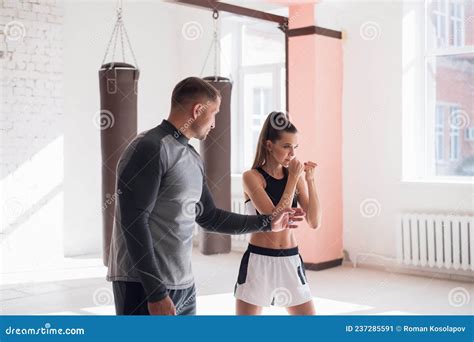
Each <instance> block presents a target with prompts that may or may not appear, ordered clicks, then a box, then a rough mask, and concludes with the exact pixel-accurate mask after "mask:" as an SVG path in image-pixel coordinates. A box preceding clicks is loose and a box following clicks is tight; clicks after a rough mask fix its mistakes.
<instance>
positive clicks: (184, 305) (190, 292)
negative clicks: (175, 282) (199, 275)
mask: <svg viewBox="0 0 474 342" xmlns="http://www.w3.org/2000/svg"><path fill="white" fill-rule="evenodd" d="M169 296H170V298H171V300H172V301H173V303H174V305H175V306H176V315H182V316H188V315H196V287H195V286H194V285H193V286H191V287H189V288H187V289H183V290H169Z"/></svg>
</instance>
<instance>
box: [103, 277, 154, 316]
mask: <svg viewBox="0 0 474 342" xmlns="http://www.w3.org/2000/svg"><path fill="white" fill-rule="evenodd" d="M112 287H113V290H114V301H115V312H116V314H117V315H119V316H121V315H149V312H148V304H147V300H146V296H145V290H144V289H143V286H142V284H140V283H135V282H129V281H113V282H112Z"/></svg>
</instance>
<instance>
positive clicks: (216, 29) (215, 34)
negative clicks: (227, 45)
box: [212, 10, 219, 81]
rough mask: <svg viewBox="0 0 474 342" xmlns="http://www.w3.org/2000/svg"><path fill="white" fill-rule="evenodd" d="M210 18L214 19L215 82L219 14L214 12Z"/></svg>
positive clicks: (215, 76) (215, 75)
mask: <svg viewBox="0 0 474 342" xmlns="http://www.w3.org/2000/svg"><path fill="white" fill-rule="evenodd" d="M212 17H213V18H214V78H215V81H217V58H218V47H219V31H218V30H219V25H218V21H217V20H218V19H219V12H217V10H214V12H213V13H212Z"/></svg>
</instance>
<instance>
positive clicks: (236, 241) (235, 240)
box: [231, 197, 250, 251]
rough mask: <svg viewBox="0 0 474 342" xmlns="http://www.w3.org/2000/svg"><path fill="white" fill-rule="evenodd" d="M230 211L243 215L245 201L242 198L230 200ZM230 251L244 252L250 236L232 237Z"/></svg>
mask: <svg viewBox="0 0 474 342" xmlns="http://www.w3.org/2000/svg"><path fill="white" fill-rule="evenodd" d="M232 211H233V212H234V213H237V214H245V199H244V198H243V197H240V198H235V199H232ZM231 239H232V249H233V250H239V251H241V250H245V249H246V248H247V245H248V243H249V241H250V234H241V235H232V237H231Z"/></svg>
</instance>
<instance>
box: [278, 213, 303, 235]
mask: <svg viewBox="0 0 474 342" xmlns="http://www.w3.org/2000/svg"><path fill="white" fill-rule="evenodd" d="M272 216H273V220H272V232H279V231H282V230H285V229H293V228H298V226H299V222H301V221H303V219H304V216H305V212H304V211H303V209H301V208H285V209H280V210H279V211H277V212H274V213H273V214H272Z"/></svg>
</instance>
